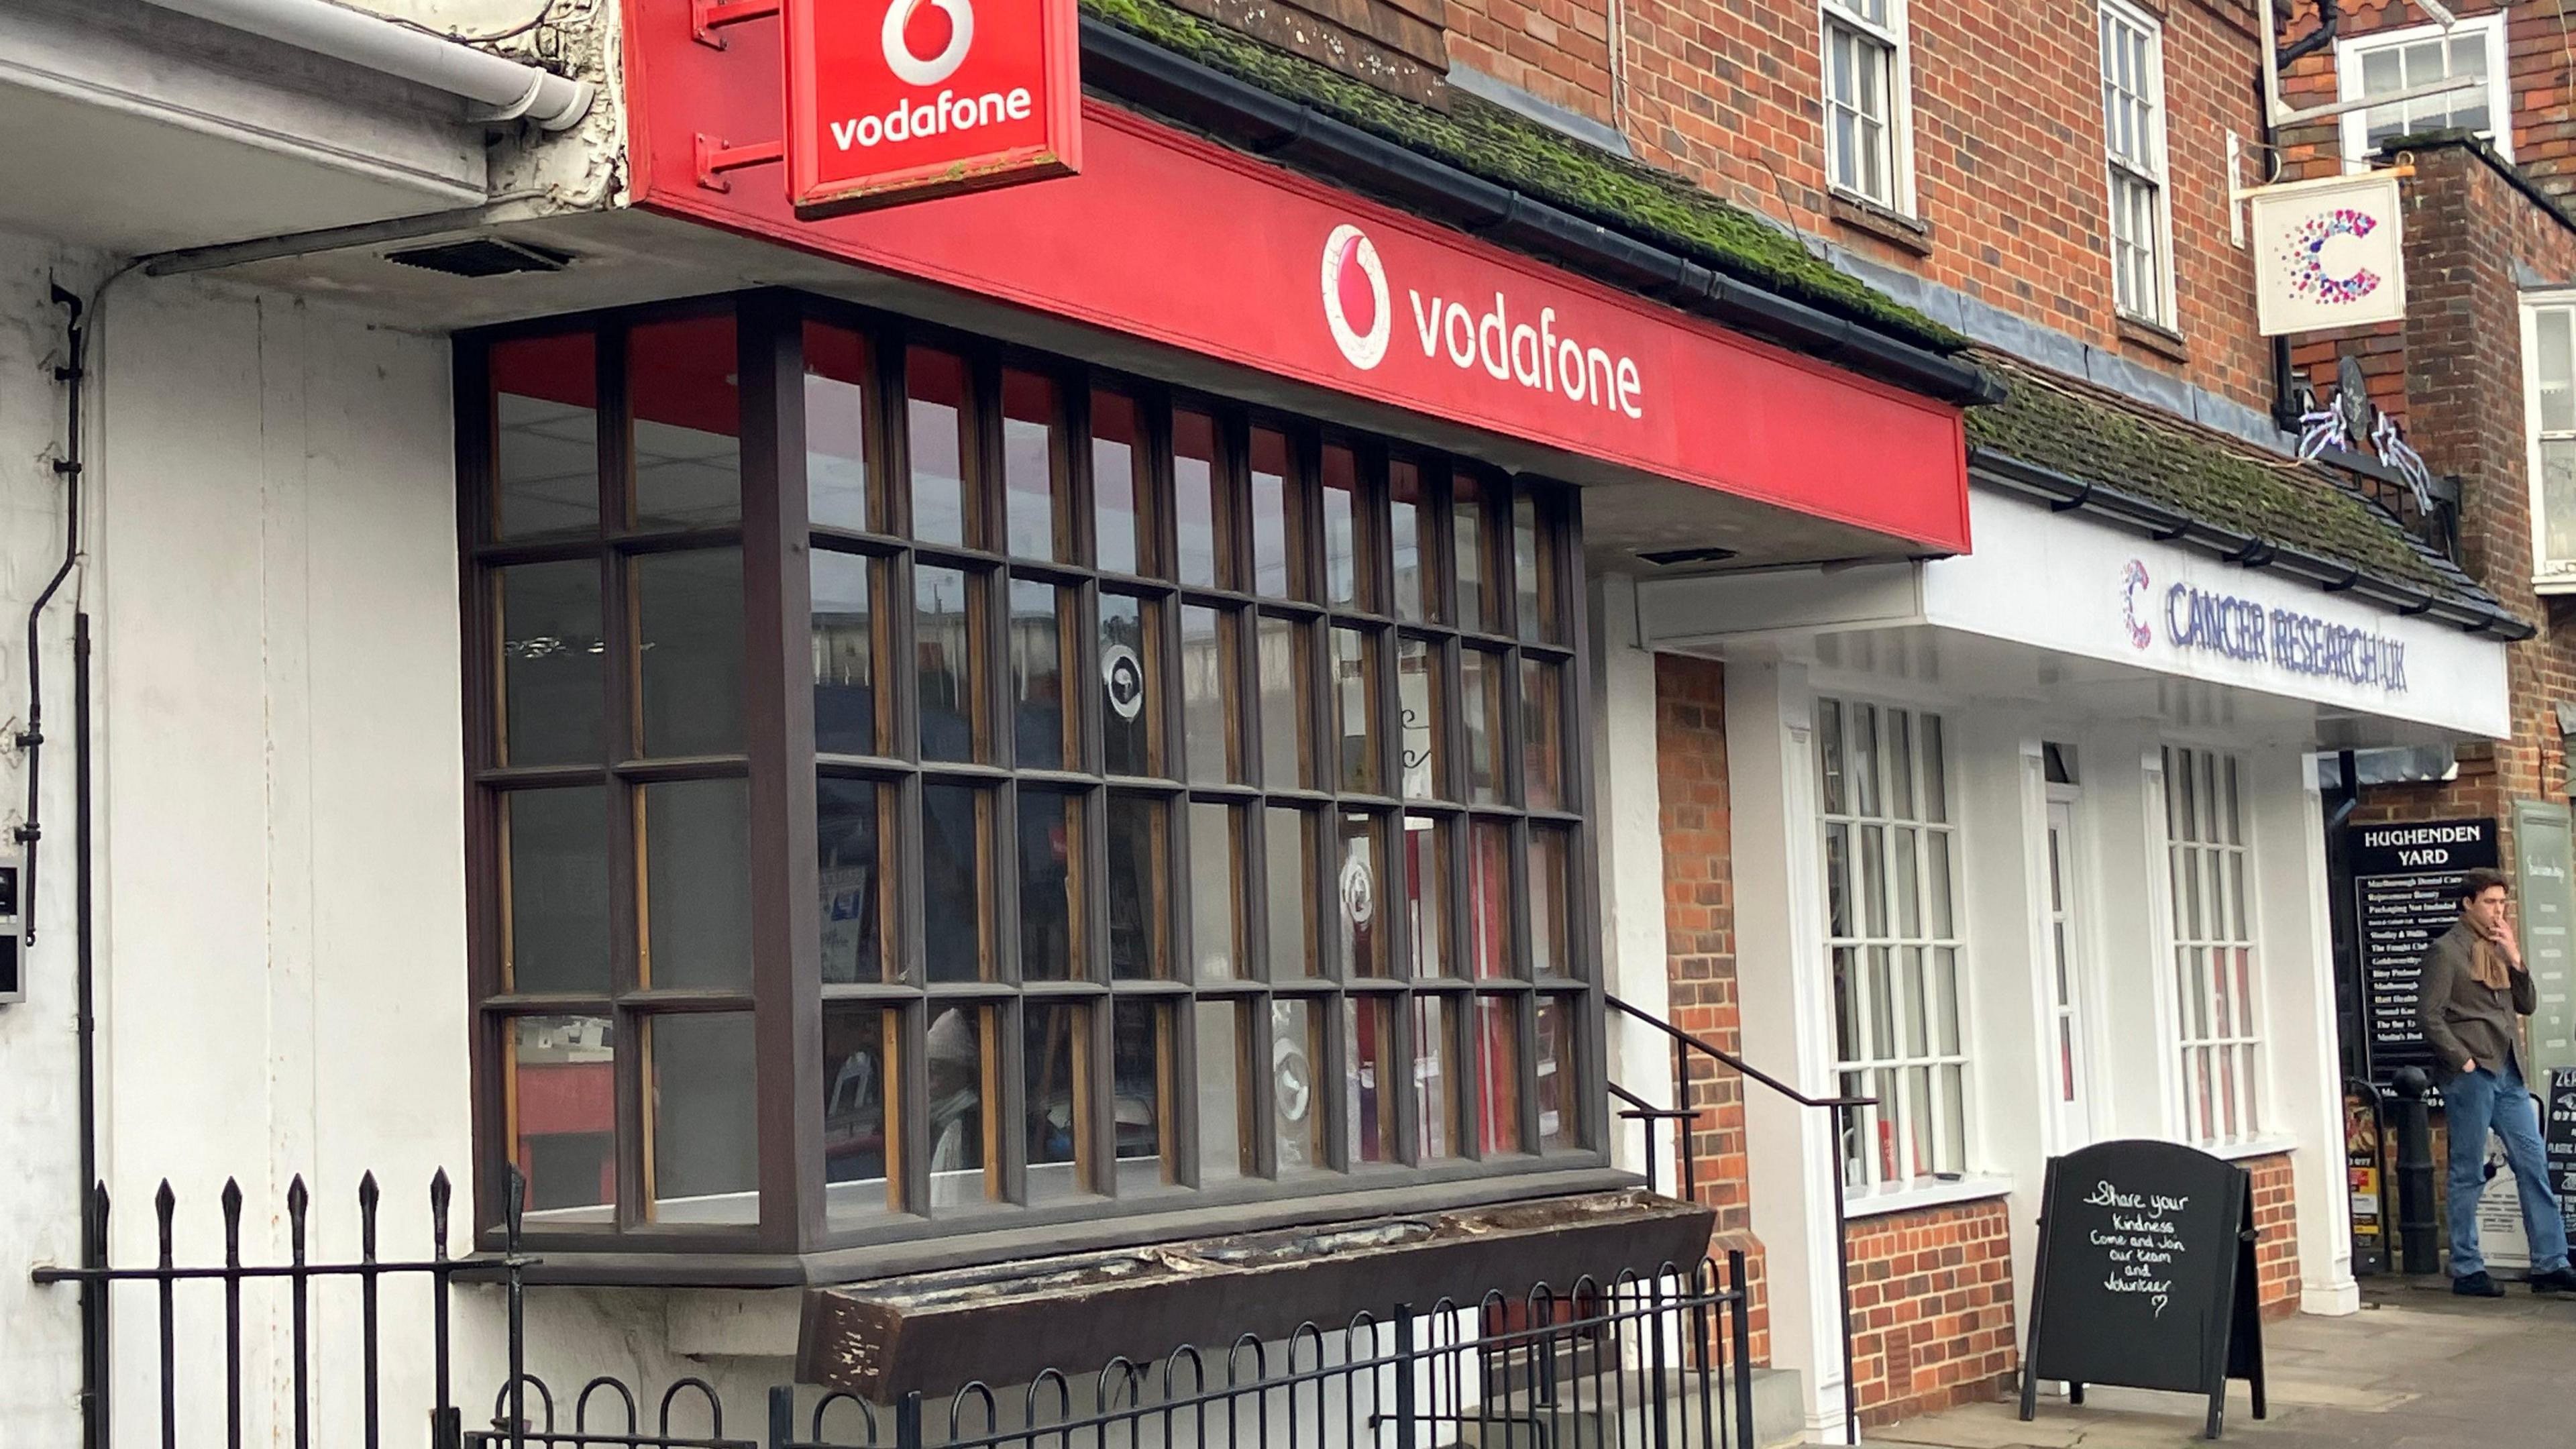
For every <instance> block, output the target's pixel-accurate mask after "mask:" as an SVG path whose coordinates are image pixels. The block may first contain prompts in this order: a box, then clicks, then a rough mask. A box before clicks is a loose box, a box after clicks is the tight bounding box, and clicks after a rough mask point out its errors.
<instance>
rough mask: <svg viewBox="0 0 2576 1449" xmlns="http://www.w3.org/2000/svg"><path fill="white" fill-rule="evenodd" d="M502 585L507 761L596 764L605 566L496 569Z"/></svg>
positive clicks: (583, 562)
mask: <svg viewBox="0 0 2576 1449" xmlns="http://www.w3.org/2000/svg"><path fill="white" fill-rule="evenodd" d="M495 573H497V574H498V576H499V578H500V590H501V702H500V711H499V712H500V716H501V741H500V743H501V763H502V764H505V765H569V764H595V763H597V762H598V761H599V760H600V758H601V757H602V756H603V755H604V754H605V753H606V743H605V740H604V737H603V733H602V726H601V715H602V713H603V706H604V699H605V696H604V694H603V690H604V689H605V687H606V686H605V684H604V681H603V675H602V671H603V669H604V667H605V664H606V653H607V645H606V644H605V643H604V642H603V638H602V635H601V632H600V611H599V565H598V564H596V563H593V562H591V561H590V560H588V559H578V560H575V561H572V562H569V563H540V564H519V565H517V566H515V567H511V568H505V569H498V570H495Z"/></svg>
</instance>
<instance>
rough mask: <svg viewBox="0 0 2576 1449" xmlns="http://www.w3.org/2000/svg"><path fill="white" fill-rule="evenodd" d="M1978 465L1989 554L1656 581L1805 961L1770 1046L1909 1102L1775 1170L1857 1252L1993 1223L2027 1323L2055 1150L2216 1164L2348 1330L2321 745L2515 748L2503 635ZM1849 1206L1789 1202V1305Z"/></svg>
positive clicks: (1777, 1160)
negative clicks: (1894, 1233)
mask: <svg viewBox="0 0 2576 1449" xmlns="http://www.w3.org/2000/svg"><path fill="white" fill-rule="evenodd" d="M1977 477H1978V482H1977V485H1976V487H1975V489H1974V491H1973V492H1972V494H1971V504H1972V507H1971V510H1970V517H1971V522H1972V525H1973V528H1974V531H1975V534H1976V549H1975V552H1974V553H1973V554H1971V555H1969V556H1967V557H1961V558H1952V559H1943V560H1938V561H1934V562H1929V563H1918V564H1894V565H1886V566H1880V567H1863V568H1854V569H1840V570H1832V571H1816V572H1810V573H1806V574H1803V575H1800V574H1796V573H1790V574H1775V575H1772V576H1769V577H1766V578H1763V579H1760V580H1751V579H1745V580H1709V581H1696V582H1685V581H1676V582H1672V583H1662V584H1652V585H1648V586H1646V588H1645V589H1644V590H1643V592H1642V596H1641V600H1640V610H1641V614H1642V617H1643V621H1644V624H1643V632H1644V634H1645V636H1646V637H1647V638H1648V639H1649V640H1650V641H1651V642H1653V644H1654V645H1655V647H1657V648H1661V649H1671V650H1686V651H1692V652H1704V653H1712V654H1716V655H1719V656H1721V657H1723V658H1724V659H1725V660H1726V681H1727V691H1726V707H1727V725H1728V737H1727V742H1728V750H1729V757H1730V759H1729V762H1730V765H1731V767H1732V770H1733V786H1734V803H1735V817H1734V819H1735V857H1734V858H1735V869H1736V880H1737V888H1738V892H1739V898H1740V900H1741V902H1742V906H1741V909H1740V912H1739V915H1738V919H1737V928H1738V931H1739V933H1740V936H1741V948H1740V949H1741V950H1742V952H1743V955H1744V958H1745V959H1747V960H1757V959H1778V960H1787V961H1794V962H1797V963H1799V969H1798V970H1797V971H1796V972H1794V973H1789V972H1781V973H1757V972H1750V971H1748V972H1745V973H1744V974H1743V977H1742V988H1741V989H1742V992H1743V999H1744V1006H1743V1009H1744V1019H1745V1031H1746V1035H1747V1038H1748V1039H1749V1040H1767V1041H1772V1042H1777V1043H1781V1044H1783V1049H1784V1050H1794V1051H1795V1052H1796V1054H1797V1059H1796V1063H1795V1065H1796V1067H1797V1069H1798V1070H1799V1071H1800V1072H1801V1073H1802V1078H1803V1079H1804V1080H1807V1081H1810V1082H1821V1081H1826V1080H1837V1079H1838V1080H1839V1082H1840V1083H1841V1085H1842V1086H1843V1087H1844V1089H1845V1090H1847V1091H1849V1092H1851V1093H1854V1094H1856V1095H1867V1096H1873V1097H1877V1098H1879V1099H1880V1101H1881V1102H1882V1104H1883V1105H1882V1106H1881V1107H1880V1108H1878V1109H1874V1110H1872V1111H1869V1112H1865V1113H1863V1114H1861V1115H1862V1120H1861V1121H1860V1123H1859V1124H1857V1127H1856V1129H1855V1130H1854V1131H1852V1132H1849V1133H1847V1134H1845V1136H1844V1137H1843V1139H1842V1140H1841V1141H1839V1142H1834V1141H1829V1140H1820V1137H1821V1136H1822V1132H1821V1129H1820V1128H1819V1127H1818V1126H1817V1125H1816V1124H1814V1123H1812V1122H1804V1121H1800V1120H1798V1119H1797V1118H1796V1117H1794V1116H1792V1115H1790V1114H1786V1113H1776V1112H1770V1111H1768V1110H1767V1109H1766V1108H1765V1106H1764V1104H1762V1103H1760V1102H1759V1101H1756V1102H1755V1103H1753V1104H1752V1107H1751V1116H1750V1132H1751V1156H1752V1171H1753V1175H1754V1180H1755V1181H1756V1182H1765V1181H1778V1180H1780V1179H1781V1178H1782V1177H1784V1176H1789V1175H1792V1174H1793V1173H1794V1171H1795V1165H1796V1164H1797V1163H1799V1162H1800V1161H1802V1160H1813V1156H1814V1155H1821V1154H1825V1153H1830V1154H1831V1155H1832V1157H1833V1159H1834V1160H1835V1161H1836V1162H1837V1164H1838V1170H1840V1171H1841V1172H1842V1173H1843V1174H1844V1178H1845V1181H1846V1182H1847V1184H1848V1185H1849V1189H1850V1192H1851V1204H1852V1205H1851V1211H1852V1213H1853V1215H1854V1217H1855V1219H1856V1220H1857V1221H1856V1222H1855V1224H1854V1227H1853V1234H1854V1237H1855V1241H1858V1239H1859V1238H1860V1237H1861V1236H1862V1235H1864V1234H1868V1233H1871V1232H1874V1231H1876V1230H1877V1229H1878V1228H1879V1227H1880V1226H1881V1225H1882V1224H1885V1223H1888V1222H1891V1221H1893V1222H1905V1223H1918V1224H1919V1223H1925V1222H1932V1221H1942V1222H1948V1223H1953V1224H1955V1223H1959V1222H1961V1221H1962V1220H1964V1221H1966V1222H1967V1223H1968V1224H1969V1226H1968V1228H1966V1229H1964V1230H1963V1233H1962V1235H1963V1236H1964V1237H1966V1238H1967V1239H1968V1240H1970V1241H1979V1240H1983V1241H1988V1242H1993V1243H1996V1244H2001V1243H2002V1242H2004V1241H2006V1240H2008V1241H2009V1251H2010V1257H2011V1264H2012V1276H2013V1281H2014V1283H2015V1284H2016V1286H2017V1287H2018V1288H2019V1289H2020V1290H2021V1295H2022V1297H2023V1300H2024V1303H2025V1304H2026V1298H2027V1291H2028V1290H2027V1284H2028V1283H2029V1280H2030V1272H2029V1269H2030V1260H2031V1254H2032V1252H2033V1248H2034V1244H2033V1237H2034V1224H2035V1221H2036V1219H2037V1217H2038V1210H2039V1205H2038V1201H2037V1195H2038V1193H2039V1191H2040V1188H2041V1184H2042V1180H2043V1175H2044V1169H2045V1165H2046V1162H2047V1160H2048V1158H2049V1157H2051V1156H2053V1155H2057V1154H2062V1153H2066V1152H2069V1151H2072V1150H2074V1149H2075V1148H2078V1147H2082V1146H2084V1145H2086V1144H2088V1143H2093V1142H2099V1141H2105V1140H2109V1139H2114V1138H2160V1139H2166V1140H2172V1141H2180V1142H2186V1143H2192V1144H2195V1145H2199V1146H2202V1147H2204V1148H2206V1149H2208V1150H2210V1151H2212V1152H2216V1153H2218V1154H2220V1155H2222V1156H2226V1157H2230V1158H2235V1159H2239V1160H2242V1161H2244V1162H2245V1163H2246V1164H2247V1166H2248V1167H2249V1168H2251V1169H2252V1171H2253V1173H2254V1176H2255V1182H2256V1188H2257V1195H2258V1203H2261V1204H2263V1205H2264V1206H2263V1211H2264V1212H2265V1213H2266V1214H2267V1215H2269V1214H2274V1213H2279V1214H2284V1215H2286V1214H2288V1213H2290V1212H2295V1233H2294V1234H2284V1235H2282V1238H2281V1247H2280V1248H2279V1249H2274V1248H2271V1247H2268V1246H2267V1249H2266V1253H2267V1256H2266V1259H2265V1263H2264V1270H2263V1274H2262V1277H2263V1287H2264V1290H2265V1295H2266V1300H2267V1306H2276V1307H2279V1308H2282V1309H2285V1310H2286V1309H2287V1308H2289V1307H2291V1306H2293V1305H2294V1304H2295V1305H2299V1306H2304V1307H2305V1308H2306V1309H2307V1310H2308V1311H2311V1312H2329V1313H2331V1312H2341V1311H2349V1310H2350V1309H2351V1308H2352V1307H2354V1306H2355V1302H2356V1293H2355V1288H2354V1284H2353V1278H2352V1273H2351V1267H2350V1251H2349V1247H2348V1243H2349V1239H2348V1236H2347V1225H2346V1211H2347V1205H2346V1198H2345V1184H2344V1180H2343V1177H2344V1165H2343V1147H2342V1143H2343V1136H2342V1121H2341V1083H2340V1076H2341V1074H2340V1069H2339V1066H2338V1061H2339V1058H2338V1056H2337V1052H2336V1044H2335V1036H2334V1033H2335V1020H2336V1015H2335V997H2334V977H2333V971H2332V965H2331V952H2330V937H2329V930H2330V928H2329V921H2328V915H2327V912H2328V909H2329V904H2328V903H2329V896H2328V890H2327V874H2326V864H2325V860H2324V856H2323V840H2324V837H2323V832H2322V829H2321V821H2320V804H2319V795H2318V787H2317V783H2316V780H2317V775H2316V772H2315V769H2314V765H2313V762H2312V755H2313V754H2314V753H2315V752H2320V751H2332V750H2339V749H2346V748H2372V747H2378V746H2400V745H2435V744H2443V745H2447V744H2452V743H2457V742H2461V741H2467V740H2474V739H2490V738H2499V737H2502V736H2504V735H2505V733H2506V731H2507V711H2506V693H2505V687H2506V686H2505V653H2504V647H2505V646H2504V645H2503V644H2502V643H2500V642H2497V641H2495V640H2493V639H2488V638H2480V637H2476V636H2475V635H2473V634H2471V633H2467V632H2462V631H2461V630H2460V629H2457V628H2454V627H2452V626H2450V625H2447V624H2443V623H2437V622H2434V621H2431V620H2428V619H2425V618H2421V617H2407V616H2403V615H2401V614H2399V613H2396V612H2393V611H2391V610H2389V609H2385V608H2378V607H2373V606H2372V605H2371V604H2370V603H2369V602H2367V601H2365V600H2362V599H2360V598H2358V597H2356V596H2355V595H2354V594H2353V593H2350V592H2343V593H2335V592H2328V591H2327V590H2326V588H2325V587H2322V586H2320V585H2317V584H2311V583H2308V582H2304V581H2302V580H2301V579H2299V578H2297V577H2293V576H2289V575H2286V574H2284V573H2282V572H2280V571H2277V570H2264V569H2259V568H2246V567H2242V566H2240V565H2238V564H2235V563H2231V562H2226V561H2224V560H2222V559H2220V558H2218V557H2215V556H2213V554H2211V553H2207V552H2198V551H2192V550H2188V549H2186V548H2185V547H2184V546H2182V545H2180V544H2176V543H2162V542H2157V541H2155V540H2154V539H2153V538H2152V537H2150V536H2148V534H2147V533H2146V532H2145V531H2143V530H2141V529H2137V528H2133V527H2122V526H2114V525H2113V524H2111V523H2109V522H2104V521H2096V519H2095V517H2094V516H2093V515H2090V514H2083V513H2060V512H2055V511H2052V510H2051V509H2050V508H2049V507H2048V506H2047V503H2046V501H2042V500H2034V499H2032V498H2029V497H2027V496H2024V495H2021V494H2018V493H2016V492H2014V491H2012V490H2010V489H2008V488H2004V487H1999V486H1990V485H1989V483H1988V482H1987V480H1986V479H1985V475H1984V474H1983V473H1982V472H1981V473H1979V474H1978V475H1977ZM2345 577H2346V579H2347V580H2348V578H2349V575H2346V576H2345ZM1837 1074H1838V1076H1837ZM1830 1213H1831V1204H1830V1202H1828V1201H1826V1200H1825V1199H1824V1196H1823V1194H1822V1193H1821V1192H1818V1193H1810V1194H1808V1195H1807V1198H1806V1200H1804V1201H1798V1200H1796V1199H1795V1198H1784V1197H1772V1198H1769V1199H1765V1198H1764V1197H1763V1196H1762V1195H1760V1194H1757V1195H1756V1197H1755V1206H1754V1216H1755V1224H1756V1231H1757V1232H1758V1233H1759V1234H1760V1235H1761V1237H1762V1239H1763V1241H1764V1243H1765V1245H1766V1247H1767V1249H1768V1250H1769V1251H1770V1252H1771V1254H1772V1255H1773V1259H1772V1262H1773V1272H1774V1274H1775V1275H1776V1276H1775V1281H1778V1282H1782V1283H1790V1282H1797V1281H1801V1280H1802V1279H1803V1280H1806V1281H1816V1282H1823V1283H1826V1284H1828V1285H1830V1283H1831V1280H1832V1273H1831V1271H1830V1267H1831V1263H1832V1259H1831V1258H1830V1256H1829V1253H1830V1247H1831V1242H1832V1238H1831V1234H1832V1222H1831V1216H1830ZM2271 1232H2272V1227H2271V1223H2270V1221H2269V1220H2267V1224H2266V1233H2267V1236H2268V1235H2270V1233H2271ZM2293 1242H2294V1243H2295V1258H2294V1259H2292V1258H2291V1257H2289V1256H2288V1254H2287V1253H2286V1249H2287V1247H2288V1245H2289V1244H2291V1243H2293ZM1802 1253H1803V1254H1804V1255H1805V1256H1804V1258H1803V1261H1801V1260H1800V1258H1799V1256H1798V1255H1800V1254H1802ZM1795 1297H1796V1295H1794V1294H1791V1293H1787V1292H1784V1293H1783V1294H1782V1299H1781V1301H1780V1302H1778V1303H1776V1304H1775V1306H1774V1309H1773V1313H1774V1319H1773V1322H1774V1324H1775V1326H1776V1327H1775V1332H1782V1331H1785V1332H1788V1333H1791V1334H1798V1333H1804V1332H1810V1331H1813V1332H1817V1333H1825V1332H1829V1331H1830V1328H1831V1324H1830V1312H1831V1304H1830V1301H1829V1300H1828V1299H1827V1298H1825V1297H1823V1296H1821V1295H1819V1296H1817V1298H1816V1301H1815V1302H1814V1303H1813V1304H1801V1303H1798V1302H1793V1301H1790V1300H1792V1299H1793V1298H1795ZM1802 1308H1803V1309H1805V1310H1807V1312H1808V1313H1809V1315H1810V1316H1808V1317H1807V1318H1806V1320H1805V1321H1804V1322H1800V1321H1798V1315H1799V1314H1800V1312H1801V1310H1802ZM2019 1321H2023V1320H2021V1319H2020V1318H2019V1317H2018V1316H2017V1317H2016V1322H2019Z"/></svg>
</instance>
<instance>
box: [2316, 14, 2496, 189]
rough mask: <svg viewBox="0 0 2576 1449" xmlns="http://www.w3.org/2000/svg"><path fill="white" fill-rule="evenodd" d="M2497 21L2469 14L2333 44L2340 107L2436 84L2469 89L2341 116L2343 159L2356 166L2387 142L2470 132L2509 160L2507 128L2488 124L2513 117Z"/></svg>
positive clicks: (2489, 17) (2392, 103) (2393, 103)
mask: <svg viewBox="0 0 2576 1449" xmlns="http://www.w3.org/2000/svg"><path fill="white" fill-rule="evenodd" d="M2504 49H2505V26H2504V16H2503V15H2502V14H2501V13H2498V14H2493V15H2476V16H2470V17H2468V18H2467V19H2464V20H2462V21H2460V22H2459V23H2458V24H2456V25H2453V26H2449V27H2447V28H2445V27H2441V26H2436V25H2420V26H2408V27H2405V28H2402V29H2392V30H2381V31H2377V32H2373V33H2371V34H2367V35H2363V36H2358V37H2356V38H2354V39H2351V40H2345V41H2340V42H2338V43H2337V44H2336V46H2335V74H2336V77H2337V80H2338V82H2339V88H2340V90H2341V92H2342V98H2343V99H2344V100H2347V101H2363V100H2369V99H2371V98H2373V97H2376V96H2390V95H2396V94H2398V93H2399V92H2401V91H2412V90H2421V89H2423V88H2425V87H2427V86H2432V85H2437V84H2439V83H2441V82H2443V81H2454V80H2466V81H2470V82H2474V84H2471V85H2467V86H2464V87H2462V88H2460V89H2458V90H2450V91H2442V92H2438V93H2436V94H2433V95H2429V96H2414V97H2411V98H2409V99H2406V100H2399V101H2391V102H2390V103H2388V104H2386V105H2380V106H2370V107H2367V108H2365V109H2363V110H2358V111H2347V112H2345V113H2344V116H2343V142H2344V155H2345V156H2346V157H2347V158H2348V159H2349V160H2351V161H2354V162H2361V161H2363V160H2364V159H2365V158H2367V157H2369V156H2370V155H2372V154H2373V153H2375V152H2377V151H2378V150H2380V148H2381V147H2383V146H2385V145H2386V144H2387V143H2388V142H2390V141H2393V140H2396V139H2398V138H2399V137H2403V136H2414V135H2420V134H2422V133H2424V132H2426V131H2446V130H2462V131H2473V132H2475V133H2477V134H2478V135H2479V136H2481V137H2483V138H2485V139H2486V140H2487V141H2489V142H2491V143H2493V144H2494V146H2495V148H2496V150H2497V152H2498V153H2499V154H2501V155H2502V156H2504V158H2505V159H2507V160H2511V159H2513V127H2512V126H2511V125H2509V124H2507V125H2502V126H2499V125H2497V124H2496V118H2497V117H2499V116H2510V115H2511V114H2512V113H2513V94H2512V90H2511V85H2510V80H2509V78H2508V76H2507V74H2506V67H2505V66H2504V64H2503V60H2504Z"/></svg>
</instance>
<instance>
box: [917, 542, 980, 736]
mask: <svg viewBox="0 0 2576 1449" xmlns="http://www.w3.org/2000/svg"><path fill="white" fill-rule="evenodd" d="M983 583H984V581H983V579H982V578H981V577H980V576H970V575H968V574H967V573H966V572H965V571H964V570H963V569H943V568H928V567H917V568H915V569H914V570H913V571H912V601H913V623H912V628H913V659H914V664H913V668H914V673H915V677H916V679H917V680H918V685H917V689H918V691H919V694H920V699H921V757H922V758H923V759H925V760H980V759H982V758H984V753H985V750H984V709H983V699H982V691H981V689H980V684H981V682H982V678H983V674H984V670H983V669H982V668H981V665H982V664H983V659H984V646H983V639H984V630H983V614H984V608H983V604H984V599H983V593H984V590H983Z"/></svg>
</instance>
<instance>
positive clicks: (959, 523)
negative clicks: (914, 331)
mask: <svg viewBox="0 0 2576 1449" xmlns="http://www.w3.org/2000/svg"><path fill="white" fill-rule="evenodd" d="M903 390H904V440H905V444H906V446H907V447H908V449H909V450H910V453H911V458H912V536H913V537H915V538H917V539H920V540H922V541H923V542H925V543H948V544H963V543H973V542H977V541H978V540H979V536H980V534H981V530H979V529H977V528H976V527H975V522H976V520H975V518H974V516H973V508H974V498H973V495H972V494H971V493H970V492H969V491H968V489H967V487H966V461H965V460H966V437H967V433H966V397H967V380H966V364H965V363H964V362H962V361H960V360H959V359H957V358H956V357H953V356H951V355H949V354H948V353H945V352H933V351H931V350H930V349H929V348H926V347H915V348H912V349H910V350H909V351H907V352H906V353H905V354H904V373H903Z"/></svg>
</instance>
